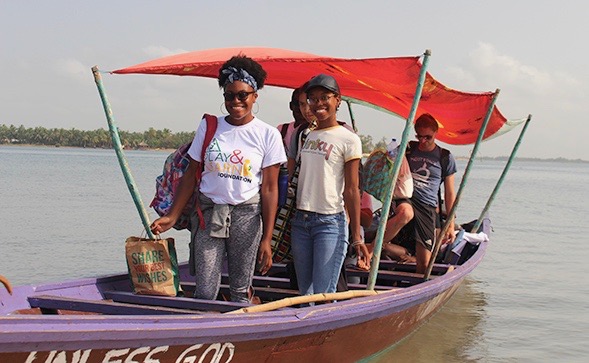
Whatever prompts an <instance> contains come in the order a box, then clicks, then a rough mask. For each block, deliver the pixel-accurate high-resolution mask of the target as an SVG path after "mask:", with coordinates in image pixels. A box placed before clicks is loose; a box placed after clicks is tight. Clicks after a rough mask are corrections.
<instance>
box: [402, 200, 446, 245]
mask: <svg viewBox="0 0 589 363" xmlns="http://www.w3.org/2000/svg"><path fill="white" fill-rule="evenodd" d="M394 202H396V203H398V204H400V203H407V202H410V203H411V206H412V207H413V214H414V216H413V219H412V220H411V221H409V223H407V225H405V226H404V227H403V228H402V229H401V231H400V232H399V233H398V234H397V236H396V237H395V238H394V239H393V242H394V243H396V244H398V245H400V246H403V247H405V248H406V249H407V250H408V251H409V252H410V253H411V254H412V255H415V243H421V245H422V246H423V247H425V248H426V249H427V250H429V251H431V250H432V249H433V245H434V238H435V234H436V231H435V225H436V219H437V217H436V215H437V214H436V208H435V207H431V206H429V205H426V204H422V203H420V202H418V201H416V200H414V199H411V200H410V201H409V200H407V199H402V200H399V201H394ZM398 204H395V206H396V205H398Z"/></svg>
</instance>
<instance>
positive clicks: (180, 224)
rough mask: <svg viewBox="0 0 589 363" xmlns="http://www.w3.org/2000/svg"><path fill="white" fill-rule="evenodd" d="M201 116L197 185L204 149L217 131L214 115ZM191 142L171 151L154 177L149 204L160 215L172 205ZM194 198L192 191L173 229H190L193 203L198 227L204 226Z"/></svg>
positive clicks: (186, 162)
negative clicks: (203, 129) (202, 135)
mask: <svg viewBox="0 0 589 363" xmlns="http://www.w3.org/2000/svg"><path fill="white" fill-rule="evenodd" d="M203 118H204V119H205V120H206V123H207V129H206V133H205V138H204V142H203V144H202V150H201V160H202V162H201V167H200V168H199V169H198V170H197V171H196V179H197V185H198V181H200V178H201V176H202V171H203V168H204V160H205V152H206V149H207V147H208V146H209V144H210V143H211V141H212V139H213V136H214V135H215V131H217V117H216V116H213V115H209V114H205V115H204V116H203ZM191 144H192V142H189V143H186V144H184V145H182V146H180V147H179V148H178V149H177V150H176V151H174V152H173V153H171V154H170V155H169V156H168V157H167V158H166V161H165V162H164V168H163V172H162V174H161V175H160V176H158V177H157V178H156V179H155V197H154V198H153V200H152V201H151V204H150V205H149V206H150V207H152V208H153V209H154V210H155V211H156V213H157V214H158V215H159V216H160V217H161V216H165V215H167V214H168V212H169V211H170V208H171V207H172V203H173V202H174V194H175V192H176V189H177V188H178V185H179V184H180V179H181V178H182V176H183V175H184V173H185V172H186V169H187V168H188V165H189V164H190V158H189V157H188V149H190V145H191ZM197 187H198V186H197ZM196 198H197V193H192V196H191V197H190V199H189V200H188V203H186V206H185V207H184V210H183V211H182V214H181V215H180V218H178V221H177V222H176V224H174V228H175V229H177V230H182V229H188V230H191V229H192V225H191V222H190V215H191V213H192V211H193V210H194V209H195V205H196V212H197V214H198V217H199V222H200V227H201V228H204V227H205V225H204V218H203V216H202V211H201V210H200V208H199V207H198V203H196Z"/></svg>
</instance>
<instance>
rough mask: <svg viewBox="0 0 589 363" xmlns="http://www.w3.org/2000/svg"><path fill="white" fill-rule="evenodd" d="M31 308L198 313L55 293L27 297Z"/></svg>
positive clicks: (109, 312)
mask: <svg viewBox="0 0 589 363" xmlns="http://www.w3.org/2000/svg"><path fill="white" fill-rule="evenodd" d="M28 301H29V304H30V305H31V307H32V308H40V309H41V312H42V313H43V314H58V310H72V311H83V312H89V313H99V314H106V315H171V314H198V312H196V311H190V310H188V311H187V310H182V309H173V308H166V307H155V306H141V305H135V304H126V303H119V302H112V301H105V300H85V299H75V298H71V297H63V296H55V295H36V296H30V297H29V298H28Z"/></svg>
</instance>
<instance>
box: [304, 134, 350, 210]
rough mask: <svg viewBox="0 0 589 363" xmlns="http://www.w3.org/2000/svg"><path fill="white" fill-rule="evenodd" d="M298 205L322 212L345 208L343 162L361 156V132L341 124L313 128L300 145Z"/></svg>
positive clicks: (305, 208)
mask: <svg viewBox="0 0 589 363" xmlns="http://www.w3.org/2000/svg"><path fill="white" fill-rule="evenodd" d="M300 153H301V169H300V173H299V179H298V185H297V208H298V209H301V210H306V211H310V212H316V213H321V214H335V213H339V212H342V211H343V210H344V198H343V192H344V184H345V175H344V165H345V163H346V162H348V161H350V160H354V159H360V158H361V157H362V142H361V141H360V138H359V137H358V135H356V134H355V133H353V132H352V131H350V130H348V129H346V128H345V127H342V126H340V125H337V126H333V127H330V128H326V129H321V130H313V131H311V132H310V133H309V136H307V139H306V140H305V143H304V145H303V146H302V147H301V150H300Z"/></svg>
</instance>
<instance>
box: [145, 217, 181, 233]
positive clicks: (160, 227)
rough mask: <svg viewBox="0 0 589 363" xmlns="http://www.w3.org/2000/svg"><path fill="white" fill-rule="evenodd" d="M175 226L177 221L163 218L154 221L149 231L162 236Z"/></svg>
mask: <svg viewBox="0 0 589 363" xmlns="http://www.w3.org/2000/svg"><path fill="white" fill-rule="evenodd" d="M174 224H176V219H174V218H170V217H169V216H163V217H160V218H158V219H156V220H155V221H153V223H152V224H151V226H149V229H151V231H152V232H153V233H154V234H160V233H163V232H165V231H167V230H168V229H170V228H172V227H174Z"/></svg>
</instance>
